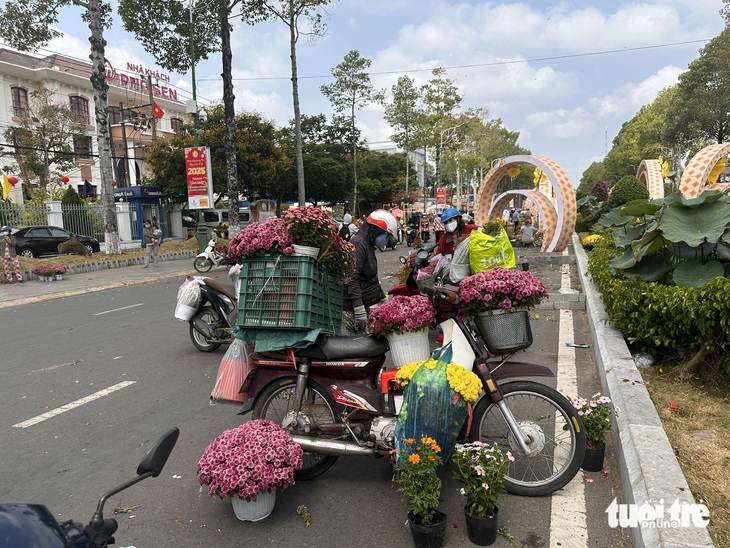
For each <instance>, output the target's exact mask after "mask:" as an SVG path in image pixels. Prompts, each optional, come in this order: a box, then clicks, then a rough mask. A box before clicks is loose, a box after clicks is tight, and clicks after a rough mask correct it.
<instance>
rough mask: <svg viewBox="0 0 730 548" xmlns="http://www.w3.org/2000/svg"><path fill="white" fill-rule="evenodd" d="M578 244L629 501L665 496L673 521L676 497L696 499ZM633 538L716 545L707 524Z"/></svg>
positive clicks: (646, 542)
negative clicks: (616, 411) (615, 411)
mask: <svg viewBox="0 0 730 548" xmlns="http://www.w3.org/2000/svg"><path fill="white" fill-rule="evenodd" d="M573 249H574V250H575V257H576V262H577V265H578V274H579V276H580V280H581V284H582V286H583V291H584V293H585V303H586V314H587V316H588V324H589V326H590V330H591V336H592V339H593V355H594V357H595V360H596V364H597V366H598V375H599V377H600V380H601V387H602V390H603V393H604V394H605V395H607V396H608V397H610V398H611V399H612V400H613V401H614V403H615V404H616V405H617V406H618V407H619V409H620V413H619V415H618V417H616V419H615V421H616V423H615V424H616V426H617V427H616V428H613V429H612V431H611V437H612V439H613V444H614V447H615V448H616V460H617V462H618V465H619V471H620V474H621V485H622V487H623V492H624V498H625V499H626V500H625V502H626V503H627V504H637V505H642V504H644V503H649V504H651V505H656V504H660V502H661V501H662V500H663V501H664V504H665V508H666V510H665V513H664V515H663V516H659V517H660V518H665V519H667V520H668V519H669V512H668V509H669V506H671V505H672V503H674V501H675V500H678V501H679V502H680V503H687V504H694V503H695V502H696V501H695V499H694V497H693V495H692V492H691V491H690V489H689V486H688V485H687V480H686V479H685V477H684V474H683V473H682V469H681V468H680V466H679V462H677V458H676V456H675V455H674V450H673V449H672V446H671V444H670V443H669V439H668V438H667V435H666V433H665V432H664V427H663V426H662V423H661V420H660V419H659V415H658V414H657V412H656V408H655V407H654V404H653V403H652V401H651V398H650V397H649V393H648V392H647V390H646V387H645V386H644V383H643V380H642V378H641V374H640V373H639V370H638V369H637V368H636V365H635V364H634V360H633V358H632V357H631V353H630V352H629V349H628V347H627V345H626V342H625V341H624V338H623V335H622V334H621V332H620V331H618V330H617V329H615V328H613V327H611V325H610V323H609V319H608V315H607V314H606V310H605V308H604V306H603V300H602V298H601V294H600V293H599V291H598V288H597V287H596V285H595V284H594V283H593V281H592V280H591V279H590V278H589V277H588V274H587V270H588V257H587V256H586V253H585V251H584V250H583V246H582V245H581V243H580V239H579V238H578V235H577V234H573ZM650 521H653V520H650ZM631 537H632V540H633V542H634V546H635V547H637V548H643V547H651V548H654V547H666V548H675V547H676V548H679V547H692V546H703V547H709V546H714V544H713V542H712V539H711V538H710V534H709V533H708V532H707V529H706V528H699V527H666V526H665V527H652V528H648V527H633V528H631Z"/></svg>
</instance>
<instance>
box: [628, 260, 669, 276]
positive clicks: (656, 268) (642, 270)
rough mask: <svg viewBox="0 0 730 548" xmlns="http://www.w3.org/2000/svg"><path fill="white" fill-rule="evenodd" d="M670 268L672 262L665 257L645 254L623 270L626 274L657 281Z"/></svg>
mask: <svg viewBox="0 0 730 548" xmlns="http://www.w3.org/2000/svg"><path fill="white" fill-rule="evenodd" d="M671 269H672V263H671V262H670V261H669V259H667V258H666V257H655V256H653V255H647V256H646V257H644V258H643V259H641V261H639V262H638V263H636V264H635V265H634V266H632V267H630V268H627V269H625V270H624V274H626V275H627V276H634V277H637V278H641V279H642V280H644V281H645V282H658V281H659V280H661V279H663V278H664V277H665V276H666V275H667V273H668V272H669V271H670V270H671Z"/></svg>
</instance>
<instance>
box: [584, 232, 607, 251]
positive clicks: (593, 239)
mask: <svg viewBox="0 0 730 548" xmlns="http://www.w3.org/2000/svg"><path fill="white" fill-rule="evenodd" d="M602 240H603V236H601V235H600V234H591V235H590V236H586V237H585V238H583V241H582V242H581V243H582V244H583V247H585V248H587V249H593V246H594V245H596V244H597V243H598V242H600V241H602Z"/></svg>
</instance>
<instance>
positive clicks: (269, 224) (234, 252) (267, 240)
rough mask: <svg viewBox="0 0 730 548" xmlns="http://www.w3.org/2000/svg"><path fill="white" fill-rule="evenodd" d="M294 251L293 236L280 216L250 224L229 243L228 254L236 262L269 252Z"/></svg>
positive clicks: (288, 253)
mask: <svg viewBox="0 0 730 548" xmlns="http://www.w3.org/2000/svg"><path fill="white" fill-rule="evenodd" d="M293 251H294V249H293V248H292V239H291V236H290V235H289V233H288V232H287V230H286V227H285V226H284V223H283V221H282V220H281V219H279V218H278V217H270V218H268V219H266V220H265V221H264V222H263V223H257V222H253V223H251V224H249V225H248V226H247V227H246V228H244V229H243V230H241V231H240V232H238V234H236V235H235V236H234V237H233V238H232V239H231V241H230V243H229V245H228V256H229V257H230V258H231V259H232V260H233V261H236V262H241V261H242V260H243V259H249V258H251V257H255V256H258V255H264V254H267V253H279V254H282V255H291V254H292V252H293Z"/></svg>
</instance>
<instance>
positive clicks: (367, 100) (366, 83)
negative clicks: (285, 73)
mask: <svg viewBox="0 0 730 548" xmlns="http://www.w3.org/2000/svg"><path fill="white" fill-rule="evenodd" d="M370 65H372V61H371V60H370V59H365V58H363V57H360V52H359V51H357V50H350V51H349V52H348V53H347V54H346V55H345V58H344V59H343V60H342V62H341V63H340V64H338V65H337V66H336V67H335V68H333V69H332V76H333V77H334V78H335V81H334V82H333V83H331V84H326V85H324V86H321V87H320V88H319V89H320V91H321V92H322V94H323V95H324V96H325V97H327V98H328V99H329V100H330V103H332V107H333V108H334V109H335V111H336V112H339V113H340V114H343V113H345V114H346V115H347V116H348V117H349V120H350V128H351V130H352V134H353V135H354V133H355V132H354V130H355V128H356V127H357V118H356V116H355V112H356V111H359V110H361V109H362V108H363V107H364V106H367V105H369V104H371V103H376V104H382V103H383V101H384V99H385V92H384V91H381V90H377V89H375V88H374V87H373V84H372V83H371V82H370V75H369V74H368V72H367V69H369V68H370ZM357 145H358V143H357V140H356V139H354V140H353V142H352V143H351V146H352V186H353V190H352V212H353V214H354V215H355V216H357V215H358V201H357Z"/></svg>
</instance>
